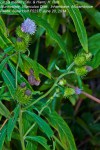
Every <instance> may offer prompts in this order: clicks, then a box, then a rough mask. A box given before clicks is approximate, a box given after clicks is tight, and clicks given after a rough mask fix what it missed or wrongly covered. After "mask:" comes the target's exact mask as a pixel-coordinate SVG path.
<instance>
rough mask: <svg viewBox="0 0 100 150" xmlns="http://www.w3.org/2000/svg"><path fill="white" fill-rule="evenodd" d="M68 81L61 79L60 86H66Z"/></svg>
mask: <svg viewBox="0 0 100 150" xmlns="http://www.w3.org/2000/svg"><path fill="white" fill-rule="evenodd" d="M66 83H67V82H66V80H65V79H61V80H60V81H59V85H61V86H64V85H66Z"/></svg>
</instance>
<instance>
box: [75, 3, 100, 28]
mask: <svg viewBox="0 0 100 150" xmlns="http://www.w3.org/2000/svg"><path fill="white" fill-rule="evenodd" d="M77 3H78V4H79V5H80V6H84V8H83V11H84V12H85V13H86V15H87V17H88V19H89V21H90V23H91V24H92V25H93V26H95V27H96V28H97V29H99V30H100V12H99V11H98V10H96V9H95V8H94V7H93V6H92V8H91V5H89V4H88V3H85V2H80V1H77ZM87 7H90V8H87Z"/></svg>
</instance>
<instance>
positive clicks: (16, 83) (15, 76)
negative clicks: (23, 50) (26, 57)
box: [15, 52, 20, 88]
mask: <svg viewBox="0 0 100 150" xmlns="http://www.w3.org/2000/svg"><path fill="white" fill-rule="evenodd" d="M19 59H20V52H19V53H18V62H17V66H16V75H15V80H16V88H17V82H18V81H17V72H18V67H19Z"/></svg>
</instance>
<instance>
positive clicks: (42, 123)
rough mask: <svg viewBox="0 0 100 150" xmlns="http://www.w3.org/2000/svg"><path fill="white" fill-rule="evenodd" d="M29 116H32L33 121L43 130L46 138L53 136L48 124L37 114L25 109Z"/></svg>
mask: <svg viewBox="0 0 100 150" xmlns="http://www.w3.org/2000/svg"><path fill="white" fill-rule="evenodd" d="M26 112H27V113H28V114H29V115H30V116H31V117H33V119H34V121H35V122H36V123H37V124H38V126H39V127H40V128H41V129H42V130H43V132H44V133H45V134H46V135H47V137H48V138H50V137H52V136H53V131H52V129H51V128H50V126H49V125H48V124H47V123H46V122H45V121H44V120H43V119H42V118H40V117H39V116H38V115H36V114H35V113H32V112H30V111H26Z"/></svg>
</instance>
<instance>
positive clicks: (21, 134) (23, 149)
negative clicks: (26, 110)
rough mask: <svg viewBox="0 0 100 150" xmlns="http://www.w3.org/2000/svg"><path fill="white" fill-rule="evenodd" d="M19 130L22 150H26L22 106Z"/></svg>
mask: <svg viewBox="0 0 100 150" xmlns="http://www.w3.org/2000/svg"><path fill="white" fill-rule="evenodd" d="M19 132H20V140H21V145H22V150H25V145H24V138H23V122H22V110H21V107H20V113H19Z"/></svg>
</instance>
